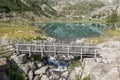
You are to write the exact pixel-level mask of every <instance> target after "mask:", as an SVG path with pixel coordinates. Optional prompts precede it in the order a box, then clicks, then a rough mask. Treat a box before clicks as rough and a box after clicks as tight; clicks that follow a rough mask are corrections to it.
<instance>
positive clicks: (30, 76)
mask: <svg viewBox="0 0 120 80" xmlns="http://www.w3.org/2000/svg"><path fill="white" fill-rule="evenodd" d="M28 77H29V80H33V71H29V72H28Z"/></svg>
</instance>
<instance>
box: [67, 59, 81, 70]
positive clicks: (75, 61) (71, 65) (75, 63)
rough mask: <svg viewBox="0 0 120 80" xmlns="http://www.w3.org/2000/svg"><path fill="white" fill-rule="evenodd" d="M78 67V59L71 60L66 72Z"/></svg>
mask: <svg viewBox="0 0 120 80" xmlns="http://www.w3.org/2000/svg"><path fill="white" fill-rule="evenodd" d="M80 65H81V63H80V60H78V59H74V60H71V61H70V63H69V65H68V69H67V70H68V71H71V70H72V69H74V68H75V67H77V66H80Z"/></svg>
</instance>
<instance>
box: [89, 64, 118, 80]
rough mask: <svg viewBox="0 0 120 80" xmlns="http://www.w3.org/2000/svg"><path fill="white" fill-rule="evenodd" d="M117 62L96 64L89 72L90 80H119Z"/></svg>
mask: <svg viewBox="0 0 120 80" xmlns="http://www.w3.org/2000/svg"><path fill="white" fill-rule="evenodd" d="M119 72H120V71H119V64H98V65H97V66H96V67H94V68H93V69H92V71H91V74H90V80H120V77H119Z"/></svg>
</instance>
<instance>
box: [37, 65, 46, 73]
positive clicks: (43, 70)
mask: <svg viewBox="0 0 120 80" xmlns="http://www.w3.org/2000/svg"><path fill="white" fill-rule="evenodd" d="M47 68H48V67H46V66H43V67H42V68H40V69H38V70H36V71H35V75H37V74H44V73H45V72H46V70H47Z"/></svg>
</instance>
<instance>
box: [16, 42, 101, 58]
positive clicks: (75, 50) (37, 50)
mask: <svg viewBox="0 0 120 80" xmlns="http://www.w3.org/2000/svg"><path fill="white" fill-rule="evenodd" d="M98 49H100V48H98V47H96V46H80V45H63V44H50V45H48V44H16V53H17V54H20V53H26V54H27V53H28V54H29V56H30V55H31V54H41V55H42V56H43V55H53V56H56V55H66V56H68V57H69V56H70V55H72V56H80V57H81V59H82V57H83V56H91V57H94V58H96V57H97V55H99V53H97V50H98Z"/></svg>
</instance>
